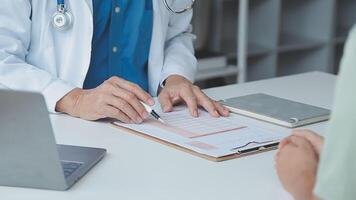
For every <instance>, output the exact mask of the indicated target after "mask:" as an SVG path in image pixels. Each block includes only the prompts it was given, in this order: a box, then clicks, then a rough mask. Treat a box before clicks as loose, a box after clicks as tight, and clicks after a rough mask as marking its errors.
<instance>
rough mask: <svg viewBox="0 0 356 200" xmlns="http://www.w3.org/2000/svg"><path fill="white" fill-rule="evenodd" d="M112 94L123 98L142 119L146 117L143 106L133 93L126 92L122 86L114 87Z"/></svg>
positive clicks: (146, 113)
mask: <svg viewBox="0 0 356 200" xmlns="http://www.w3.org/2000/svg"><path fill="white" fill-rule="evenodd" d="M113 95H114V96H116V97H119V98H122V99H123V100H125V101H126V102H128V103H129V104H130V105H131V106H132V107H133V108H134V109H135V110H136V112H137V113H139V115H140V116H141V118H142V119H146V118H147V117H148V116H149V114H148V112H147V111H146V109H145V107H144V106H143V105H142V104H141V102H140V100H139V99H138V98H137V97H136V96H135V95H134V94H133V93H131V92H128V91H126V90H124V89H122V88H119V87H116V88H115V89H114V90H113Z"/></svg>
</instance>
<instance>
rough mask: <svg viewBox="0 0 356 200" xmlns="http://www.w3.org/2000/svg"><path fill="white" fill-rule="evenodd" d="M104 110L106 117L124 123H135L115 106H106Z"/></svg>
mask: <svg viewBox="0 0 356 200" xmlns="http://www.w3.org/2000/svg"><path fill="white" fill-rule="evenodd" d="M102 109H103V112H104V115H105V117H109V118H113V119H118V120H120V121H121V122H124V123H133V121H132V120H130V118H129V117H128V116H127V115H126V114H125V113H123V112H121V111H120V110H119V109H117V108H115V107H113V106H109V105H106V106H104V107H103V108H102Z"/></svg>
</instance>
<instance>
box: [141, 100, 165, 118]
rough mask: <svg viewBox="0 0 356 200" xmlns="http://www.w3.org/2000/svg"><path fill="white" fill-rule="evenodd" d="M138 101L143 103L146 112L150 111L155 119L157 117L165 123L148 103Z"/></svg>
mask: <svg viewBox="0 0 356 200" xmlns="http://www.w3.org/2000/svg"><path fill="white" fill-rule="evenodd" d="M140 102H141V104H142V105H143V107H145V109H146V111H147V112H148V113H150V114H151V115H152V116H153V117H154V118H155V119H157V120H158V121H160V122H162V123H165V122H164V121H163V120H162V119H161V117H160V116H159V115H158V114H157V113H156V111H154V110H153V109H152V108H151V106H149V105H147V104H145V103H143V102H142V101H140Z"/></svg>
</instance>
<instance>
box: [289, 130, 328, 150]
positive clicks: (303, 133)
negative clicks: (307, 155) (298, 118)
mask: <svg viewBox="0 0 356 200" xmlns="http://www.w3.org/2000/svg"><path fill="white" fill-rule="evenodd" d="M293 135H296V136H299V137H303V138H305V139H307V140H308V141H309V142H310V143H311V144H312V146H313V148H314V149H315V150H316V151H317V152H318V154H319V153H320V151H321V148H322V146H323V143H324V138H323V137H322V136H320V135H318V134H316V133H315V132H313V131H310V130H300V129H298V130H295V131H294V132H293Z"/></svg>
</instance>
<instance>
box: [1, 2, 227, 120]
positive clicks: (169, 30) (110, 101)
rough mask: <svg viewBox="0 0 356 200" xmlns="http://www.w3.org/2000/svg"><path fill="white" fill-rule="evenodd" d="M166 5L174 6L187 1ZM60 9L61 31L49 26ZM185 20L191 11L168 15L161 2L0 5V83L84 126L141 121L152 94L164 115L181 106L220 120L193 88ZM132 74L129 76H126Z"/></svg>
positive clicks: (219, 112) (220, 110)
mask: <svg viewBox="0 0 356 200" xmlns="http://www.w3.org/2000/svg"><path fill="white" fill-rule="evenodd" d="M110 2H111V3H110ZM167 2H168V3H169V4H170V6H172V7H173V8H174V7H175V6H177V7H181V6H182V5H178V4H179V3H180V2H187V1H178V0H177V1H174V0H167ZM60 4H65V5H64V6H65V8H66V9H65V11H66V12H68V13H70V15H71V16H72V22H71V24H70V26H69V27H68V28H67V29H66V30H58V29H56V28H55V27H54V26H53V24H52V22H53V14H54V13H55V12H56V11H58V8H59V7H58V6H59V5H60ZM104 4H105V5H104ZM150 7H151V8H150ZM105 9H106V11H105ZM150 9H151V11H150ZM130 10H131V11H130ZM150 12H151V13H150ZM130 13H131V14H130ZM133 13H139V14H133ZM104 16H105V17H106V18H105V17H104ZM191 17H192V11H189V12H185V13H183V14H173V13H172V12H170V11H169V10H168V9H167V8H166V7H165V5H164V2H163V0H146V1H145V0H114V1H112V0H110V1H109V0H107V1H106V0H65V1H63V2H62V3H61V1H57V0H1V6H0V84H1V85H4V86H5V87H7V88H9V89H14V90H27V91H37V92H41V93H42V94H43V95H44V97H45V99H46V102H47V105H48V109H49V110H50V111H51V112H63V113H67V114H69V115H72V116H75V117H80V118H83V119H87V120H97V119H101V118H107V117H110V118H116V119H119V120H121V121H123V122H127V123H141V122H142V121H143V120H144V119H145V118H147V117H148V113H147V112H146V111H145V109H144V107H143V106H142V104H141V103H140V101H143V102H145V103H147V104H150V105H153V104H154V102H153V100H152V96H157V95H158V97H159V101H160V104H161V106H162V108H163V110H164V111H165V112H169V111H171V110H172V109H173V106H174V105H175V104H177V103H182V102H184V103H186V104H187V106H188V107H189V110H190V113H191V115H192V116H194V117H198V112H197V108H198V107H199V106H201V107H203V108H205V109H206V110H207V111H208V112H209V113H210V114H211V115H212V116H215V117H219V116H227V115H228V113H229V112H228V110H227V109H226V108H224V107H223V106H221V105H220V104H219V103H217V102H215V101H213V100H212V99H210V98H209V97H207V96H206V95H205V94H204V93H203V92H202V91H201V90H200V89H199V88H198V87H196V86H194V85H193V77H194V73H195V70H196V58H195V57H194V50H193V44H192V43H193V40H194V35H192V34H191V25H190V21H191ZM150 19H151V22H150V21H147V20H150ZM105 20H108V21H107V22H109V23H104V24H105V25H103V23H102V22H103V21H105ZM130 20H131V21H130ZM144 20H146V22H144ZM137 22H139V23H137ZM142 24H144V25H142ZM99 29H101V30H99ZM126 30H127V31H126ZM115 31H116V32H115ZM125 31H126V32H128V31H132V32H130V33H129V34H127V33H126V35H125ZM135 31H136V35H135ZM120 35H121V36H120ZM148 36H149V40H146V41H145V40H143V39H142V38H145V37H148ZM120 37H121V38H120ZM128 38H129V40H128ZM127 40H128V41H127ZM140 40H142V41H141V42H137V41H140ZM104 41H106V42H104ZM147 41H149V43H148V44H149V45H148V46H147V45H146V46H147V48H146V49H147V52H146V53H145V52H144V50H145V43H147ZM115 42H117V43H115ZM104 44H105V45H106V46H104V48H103V47H102V46H103V45H104ZM115 45H117V46H115ZM120 45H121V46H120ZM100 48H101V49H100ZM109 49H110V51H109ZM127 49H133V51H131V52H136V53H131V54H130V52H128V50H127ZM125 52H126V54H127V55H125ZM137 52H141V53H137ZM142 52H143V53H142ZM101 54H102V55H101ZM146 54H147V56H146V57H147V59H146V60H144V58H146V57H145V55H146ZM138 57H139V58H138ZM141 58H142V59H141ZM137 60H139V61H137ZM136 68H137V69H136ZM118 69H120V70H118ZM90 70H92V72H91V73H90ZM130 70H131V71H130ZM135 70H136V71H138V72H140V73H137V74H138V75H137V76H136V75H135V73H134V74H128V72H135ZM108 71H109V72H108ZM125 73H127V74H125ZM99 74H101V77H99V78H98V77H96V76H97V75H98V76H99ZM89 76H90V77H91V78H92V79H93V80H96V82H95V81H94V82H91V80H88V79H89V78H88V77H89ZM103 77H105V80H104V79H103ZM127 79H130V80H127ZM132 80H133V81H132ZM142 80H147V83H144V82H142ZM86 81H87V82H88V86H87V87H86V86H85V84H86V83H85V82H86ZM135 81H136V82H135ZM143 87H146V88H143ZM29 106H30V105H29Z"/></svg>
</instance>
